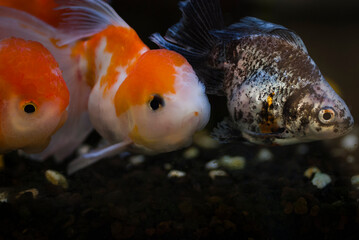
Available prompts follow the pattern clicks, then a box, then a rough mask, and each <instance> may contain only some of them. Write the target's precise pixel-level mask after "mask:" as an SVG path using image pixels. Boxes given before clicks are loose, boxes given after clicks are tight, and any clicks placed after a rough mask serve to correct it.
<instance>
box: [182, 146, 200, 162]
mask: <svg viewBox="0 0 359 240" xmlns="http://www.w3.org/2000/svg"><path fill="white" fill-rule="evenodd" d="M198 155H199V150H198V148H196V147H190V148H187V149H186V150H185V151H184V152H183V157H184V158H186V159H193V158H196V157H198Z"/></svg>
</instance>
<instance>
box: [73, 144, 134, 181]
mask: <svg viewBox="0 0 359 240" xmlns="http://www.w3.org/2000/svg"><path fill="white" fill-rule="evenodd" d="M131 144H132V141H124V142H120V143H116V144H114V145H110V146H107V147H104V148H99V149H96V150H94V151H91V152H90V153H87V154H84V155H82V156H80V157H78V158H76V159H75V160H73V161H72V162H70V163H69V165H68V166H67V174H68V175H71V174H73V173H75V172H77V171H79V170H81V169H83V168H85V167H87V166H90V165H92V164H94V163H96V162H98V161H99V160H101V159H103V158H106V157H111V156H114V155H115V154H119V153H121V152H123V151H124V150H125V149H126V148H127V147H128V146H129V145H131Z"/></svg>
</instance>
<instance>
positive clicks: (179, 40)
mask: <svg viewBox="0 0 359 240" xmlns="http://www.w3.org/2000/svg"><path fill="white" fill-rule="evenodd" d="M180 7H181V10H182V12H183V18H182V19H181V21H180V22H179V23H177V24H176V25H174V26H173V27H171V28H170V29H169V30H168V31H167V34H166V35H165V37H164V38H162V37H161V36H160V35H159V34H155V35H153V37H152V39H153V40H154V42H155V43H157V44H158V45H159V46H161V47H164V48H167V49H173V50H175V51H178V52H179V53H181V54H183V55H184V56H185V57H186V58H187V59H188V60H189V62H190V63H191V64H192V65H193V66H194V69H195V71H196V72H197V74H198V75H199V78H200V80H201V81H203V82H204V83H205V85H206V88H207V90H208V93H211V94H216V95H224V96H226V98H227V108H228V112H229V118H228V119H226V120H224V121H223V122H221V123H219V125H218V127H217V128H216V129H215V130H214V133H213V135H214V136H215V137H217V138H218V139H219V140H221V141H223V142H230V141H235V140H245V141H248V142H251V143H256V144H265V145H287V144H293V143H298V142H307V141H314V140H321V139H329V138H334V137H338V136H342V135H344V134H346V133H347V132H348V131H350V130H351V129H352V127H353V124H354V120H353V117H352V116H351V113H350V111H349V109H348V107H347V106H346V104H345V102H344V101H343V100H342V99H341V98H340V97H339V96H338V95H337V94H336V93H335V91H334V90H333V89H332V88H331V87H330V85H329V84H328V83H327V82H326V81H325V79H324V77H323V76H322V74H321V72H320V70H319V68H318V67H317V66H316V64H315V63H314V61H313V60H312V58H311V57H310V56H309V54H308V51H307V49H306V47H305V45H304V43H303V41H302V40H301V39H300V37H299V36H298V35H297V34H295V33H294V32H293V31H291V30H289V29H287V28H285V27H283V26H280V25H277V24H273V23H269V22H266V21H263V20H260V19H257V18H254V17H246V18H243V19H242V20H241V21H240V22H239V23H235V24H232V25H230V26H229V27H224V24H223V20H222V18H221V13H220V10H219V9H220V5H219V2H218V1H216V0H210V1H202V0H189V1H185V2H181V3H180Z"/></svg>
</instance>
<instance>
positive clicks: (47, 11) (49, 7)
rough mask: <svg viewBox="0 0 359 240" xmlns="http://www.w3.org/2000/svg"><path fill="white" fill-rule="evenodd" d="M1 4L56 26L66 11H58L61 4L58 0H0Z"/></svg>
mask: <svg viewBox="0 0 359 240" xmlns="http://www.w3.org/2000/svg"><path fill="white" fill-rule="evenodd" d="M0 6H5V7H11V8H15V9H18V10H22V11H25V12H28V13H30V14H31V15H33V16H36V17H37V18H39V19H41V20H42V21H44V22H46V23H48V24H50V25H52V26H54V27H57V26H58V25H59V23H60V21H61V14H63V13H64V12H61V11H56V8H57V7H58V6H59V5H58V3H57V2H56V0H31V1H29V0H0Z"/></svg>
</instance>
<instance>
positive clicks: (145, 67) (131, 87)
mask: <svg viewBox="0 0 359 240" xmlns="http://www.w3.org/2000/svg"><path fill="white" fill-rule="evenodd" d="M186 62H187V61H186V59H185V58H184V57H182V56H181V55H179V54H177V53H175V52H173V51H169V50H165V49H159V50H150V51H147V52H145V53H144V54H143V55H142V56H141V57H140V58H139V59H138V60H137V63H136V65H134V66H133V68H132V69H131V72H130V73H129V74H128V76H127V78H126V79H125V80H124V82H123V83H122V84H121V86H120V87H119V89H118V90H117V92H116V95H115V99H114V103H115V107H116V114H117V116H119V115H120V114H122V113H123V112H125V111H127V110H128V109H129V108H130V107H131V106H135V105H141V104H146V103H147V102H149V101H150V100H151V96H152V95H153V94H159V95H164V94H175V93H176V90H175V86H174V85H175V78H176V76H175V74H176V70H175V66H181V65H182V64H184V63H186Z"/></svg>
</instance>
